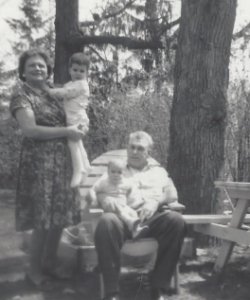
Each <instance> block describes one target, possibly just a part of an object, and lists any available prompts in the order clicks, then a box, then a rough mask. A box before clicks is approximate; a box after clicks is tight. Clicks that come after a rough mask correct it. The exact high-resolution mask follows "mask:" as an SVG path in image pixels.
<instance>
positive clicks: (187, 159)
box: [168, 0, 236, 214]
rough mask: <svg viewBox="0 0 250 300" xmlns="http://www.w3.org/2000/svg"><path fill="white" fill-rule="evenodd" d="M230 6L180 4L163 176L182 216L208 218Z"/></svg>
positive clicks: (217, 163) (191, 0)
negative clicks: (171, 187) (182, 210)
mask: <svg viewBox="0 0 250 300" xmlns="http://www.w3.org/2000/svg"><path fill="white" fill-rule="evenodd" d="M235 15H236V0H202V1H201V0H182V11H181V23H180V32H179V37H178V46H177V52H176V61H175V74H174V97H173V104H172V109H171V121H170V143H169V144H170V147H169V157H168V171H169V174H170V176H171V177H172V179H173V181H174V183H175V185H176V187H177V190H178V195H179V201H180V202H181V203H183V204H185V205H186V211H185V213H192V214H194V213H211V212H213V211H214V208H215V201H216V199H215V189H214V185H213V183H214V181H215V180H216V179H217V178H218V176H219V172H220V169H221V167H222V164H223V157H224V133H225V123H226V102H227V95H226V91H227V85H228V74H229V70H228V65H229V57H230V48H231V40H232V33H233V27H234V22H235Z"/></svg>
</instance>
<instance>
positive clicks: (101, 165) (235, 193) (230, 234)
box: [81, 149, 250, 272]
mask: <svg viewBox="0 0 250 300" xmlns="http://www.w3.org/2000/svg"><path fill="white" fill-rule="evenodd" d="M111 158H120V159H123V160H126V159H127V152H126V150H125V149H120V150H114V151H109V152H106V153H104V154H102V155H101V156H99V157H97V158H96V159H94V160H93V161H92V162H91V165H92V167H93V171H92V173H91V174H90V175H89V176H88V178H87V179H86V181H85V182H84V186H83V187H82V189H81V194H82V196H84V195H85V194H86V192H87V191H88V189H89V188H90V187H91V186H92V185H93V184H94V182H95V181H96V180H97V179H98V178H99V176H101V175H102V174H103V173H104V172H105V171H106V169H107V163H108V161H109V160H110V159H111ZM152 160H153V159H152ZM153 161H154V160H153ZM215 186H216V187H218V188H222V189H224V190H226V193H227V194H228V195H229V197H231V198H233V199H235V198H236V199H238V200H237V202H236V206H235V209H234V211H233V214H232V215H222V214H217V215H216V214H214V215H212V214H207V215H185V214H184V215H183V218H184V219H185V221H186V223H187V224H192V225H193V226H194V230H195V231H197V232H200V233H203V234H207V235H211V236H214V237H217V238H220V239H222V240H223V242H222V246H221V249H220V251H219V255H218V258H217V261H216V264H215V267H214V270H215V271H216V272H221V271H223V269H224V267H225V266H226V264H227V262H228V260H229V259H230V256H231V253H232V250H233V247H234V245H235V243H238V244H244V245H250V232H248V231H246V230H244V229H242V223H243V222H247V223H250V215H246V213H247V209H248V206H249V204H250V183H242V182H240V183H239V182H219V181H218V182H215ZM171 205H174V206H177V209H176V207H175V208H174V210H179V209H178V206H179V207H180V211H183V208H185V206H183V205H181V204H179V203H174V204H171ZM101 214H102V210H101V209H95V208H93V209H90V214H87V215H86V216H85V217H84V219H85V220H86V221H91V222H92V223H93V227H94V228H95V227H96V224H97V222H98V220H99V218H100V216H101Z"/></svg>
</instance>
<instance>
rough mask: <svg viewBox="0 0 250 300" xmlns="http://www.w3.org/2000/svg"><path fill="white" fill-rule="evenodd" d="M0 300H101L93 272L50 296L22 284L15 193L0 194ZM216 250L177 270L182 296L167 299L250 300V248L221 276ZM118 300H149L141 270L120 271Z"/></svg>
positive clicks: (237, 255) (23, 259)
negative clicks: (217, 272) (215, 270)
mask: <svg viewBox="0 0 250 300" xmlns="http://www.w3.org/2000/svg"><path fill="white" fill-rule="evenodd" d="M0 225H1V226H0V241H1V243H0V300H59V299H60V300H78V299H79V300H82V299H88V300H97V299H100V296H99V295H100V291H99V286H100V285H99V275H98V273H97V272H95V271H93V272H88V273H81V274H79V273H78V274H75V276H74V277H73V278H72V279H71V280H69V281H64V282H61V283H60V284H59V288H58V289H57V290H55V291H53V292H50V293H44V292H40V291H37V290H35V289H34V288H33V287H31V286H30V285H29V284H27V283H26V282H25V280H24V268H25V265H26V263H27V257H26V255H25V254H24V253H23V252H22V251H21V250H20V249H19V246H20V245H21V242H22V236H21V235H20V234H19V233H16V232H15V228H14V192H13V191H7V190H4V191H0ZM217 253H218V248H217V247H212V248H207V249H198V250H197V259H194V260H188V261H183V262H182V263H181V266H180V288H181V294H180V295H172V296H169V299H171V300H236V299H237V300H249V299H250V284H249V282H250V268H249V267H248V263H249V257H250V248H249V247H243V246H237V247H235V250H234V252H233V256H232V258H231V260H230V263H229V264H228V266H227V267H226V270H225V272H224V274H223V276H218V275H215V274H213V273H212V270H213V264H214V262H215V259H216V257H217ZM120 287H121V300H130V299H131V300H149V299H150V298H149V282H148V275H147V274H146V272H145V270H144V271H143V270H141V271H135V270H131V269H126V268H124V269H123V273H122V276H121V280H120Z"/></svg>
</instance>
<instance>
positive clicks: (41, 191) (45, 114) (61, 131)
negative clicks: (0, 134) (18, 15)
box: [10, 50, 84, 289]
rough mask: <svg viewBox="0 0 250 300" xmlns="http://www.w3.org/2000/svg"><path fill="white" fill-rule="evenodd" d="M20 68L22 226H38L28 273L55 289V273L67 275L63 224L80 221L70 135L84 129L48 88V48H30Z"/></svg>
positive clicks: (16, 108) (16, 110) (16, 100)
mask: <svg viewBox="0 0 250 300" xmlns="http://www.w3.org/2000/svg"><path fill="white" fill-rule="evenodd" d="M18 71H19V78H20V79H21V80H22V81H23V84H22V86H21V88H20V89H19V91H18V92H16V93H15V94H14V95H13V96H12V99H11V103H10V110H11V113H12V115H13V116H14V117H15V119H16V120H17V122H18V124H19V126H20V128H21V130H22V133H23V136H24V139H23V141H22V149H21V157H20V165H19V176H18V184H17V193H16V230H17V231H26V230H30V229H33V233H32V236H31V246H30V266H29V269H28V271H27V273H26V279H27V280H28V281H29V282H30V283H32V284H34V285H35V286H36V287H37V288H41V289H51V288H52V281H51V278H57V279H60V278H61V276H60V273H59V272H57V269H56V252H57V249H58V245H59V242H60V238H61V234H62V230H63V228H65V227H68V226H70V225H73V224H76V223H78V222H79V221H80V203H78V202H77V200H76V199H75V197H74V192H73V191H72V190H71V189H70V179H71V175H72V167H71V159H70V154H69V151H68V148H67V139H68V138H69V139H72V140H79V139H80V138H82V137H83V135H84V133H83V132H82V131H81V130H79V129H78V128H77V127H76V126H69V127H66V118H65V115H64V111H63V107H62V105H61V103H59V102H58V101H57V100H56V99H54V98H52V97H50V96H49V95H48V94H47V93H46V92H45V87H46V84H47V83H46V82H47V79H48V77H49V76H50V75H51V73H52V67H51V64H50V60H49V57H48V56H47V55H46V53H44V52H43V51H41V50H29V51H26V52H24V53H23V54H22V55H21V57H20V59H19V67H18Z"/></svg>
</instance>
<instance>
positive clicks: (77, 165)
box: [68, 140, 84, 188]
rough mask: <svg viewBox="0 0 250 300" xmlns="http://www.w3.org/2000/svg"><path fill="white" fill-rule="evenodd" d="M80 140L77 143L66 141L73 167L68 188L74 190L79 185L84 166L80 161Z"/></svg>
mask: <svg viewBox="0 0 250 300" xmlns="http://www.w3.org/2000/svg"><path fill="white" fill-rule="evenodd" d="M81 142H82V141H81V140H79V141H72V140H68V146H69V150H70V154H71V159H72V166H73V176H72V179H71V183H70V186H71V188H75V187H77V186H79V185H80V183H81V181H82V172H83V171H84V165H83V161H82V154H81V146H80V145H81Z"/></svg>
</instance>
